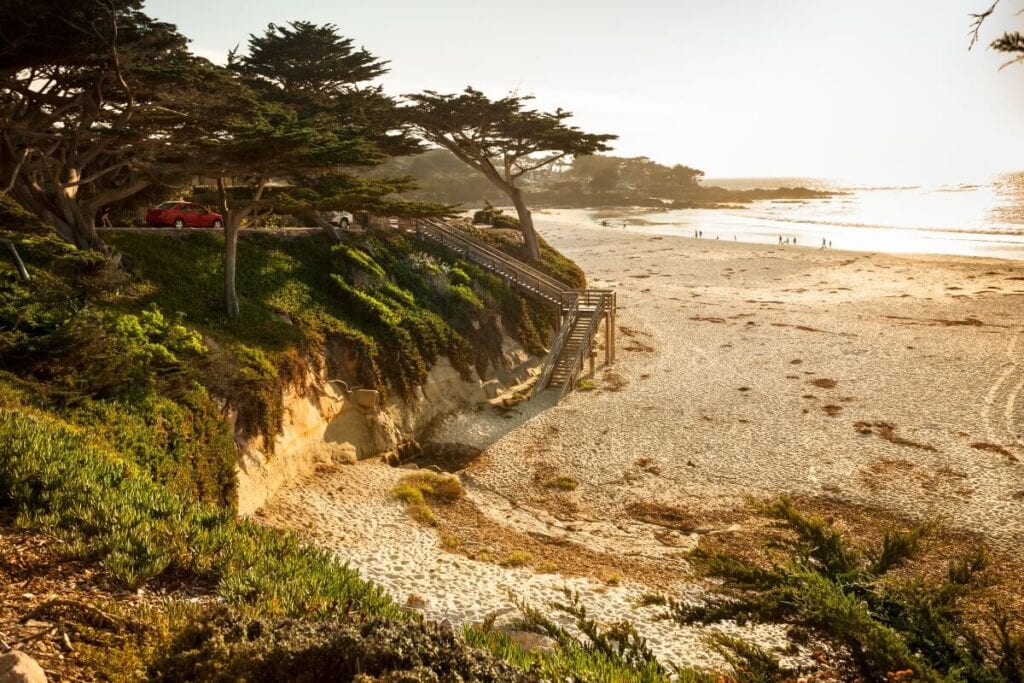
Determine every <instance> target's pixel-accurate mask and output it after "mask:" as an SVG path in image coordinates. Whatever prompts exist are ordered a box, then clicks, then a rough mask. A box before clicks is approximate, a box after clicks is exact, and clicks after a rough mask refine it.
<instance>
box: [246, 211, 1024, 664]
mask: <svg viewBox="0 0 1024 683" xmlns="http://www.w3.org/2000/svg"><path fill="white" fill-rule="evenodd" d="M536 222H537V227H538V230H539V232H540V233H541V234H542V235H543V236H544V237H545V238H546V239H547V240H548V241H549V242H551V243H552V244H553V245H554V246H555V247H556V248H557V249H559V250H560V251H562V252H563V253H565V254H566V255H567V256H569V257H570V258H572V259H573V260H575V261H576V262H577V263H579V264H580V266H581V267H582V268H583V269H584V270H585V271H586V272H587V274H588V278H589V280H590V283H591V286H594V287H613V288H615V289H616V290H617V291H618V300H619V306H620V309H619V317H618V325H619V328H618V335H619V348H618V362H617V363H616V364H615V365H614V366H613V367H610V368H603V367H599V368H598V370H597V373H596V375H595V377H594V383H595V386H596V388H595V389H594V390H592V391H585V392H584V391H580V392H576V393H573V394H571V395H570V396H569V398H568V399H567V400H565V401H563V402H562V403H561V404H560V405H558V406H556V407H550V406H549V405H548V404H546V403H544V402H535V403H527V404H520V405H519V406H518V407H517V410H518V412H517V413H515V414H513V415H512V417H511V418H509V417H507V416H505V415H501V414H498V413H494V412H489V411H484V412H472V413H467V414H464V415H459V416H456V417H453V418H452V419H450V420H449V421H448V422H447V423H445V424H444V425H442V426H441V427H440V429H439V430H438V432H437V434H436V435H435V438H436V439H437V440H438V441H443V442H453V443H463V444H468V445H472V446H475V447H478V448H482V449H484V451H483V453H482V454H481V455H480V457H479V458H477V459H476V460H475V461H473V462H472V463H471V464H470V465H469V466H468V467H467V468H466V469H465V470H463V471H462V472H461V473H460V475H461V476H462V479H463V483H464V486H465V488H466V492H467V498H466V500H465V501H462V502H460V503H459V504H458V505H457V506H454V507H453V509H452V510H450V511H440V512H439V519H440V521H439V526H438V527H437V528H436V529H434V528H428V527H423V526H420V525H418V524H417V523H416V522H414V521H413V520H412V519H411V518H410V517H409V516H408V515H407V514H405V512H404V510H403V508H402V504H401V503H399V502H397V501H394V500H392V499H391V498H390V496H389V495H388V491H389V489H390V488H391V486H393V485H394V483H395V482H396V481H397V480H398V478H399V477H400V476H401V475H402V474H406V473H407V472H406V471H405V470H400V469H395V468H390V467H388V466H386V465H383V464H381V463H378V462H369V461H367V462H361V463H358V464H356V465H350V466H338V467H332V468H329V469H326V470H324V471H321V472H318V473H317V474H315V475H312V476H310V477H308V478H306V479H304V480H301V481H298V482H296V483H295V484H294V485H292V486H290V487H289V488H287V489H286V490H284V491H283V492H282V493H280V494H278V495H277V496H276V497H275V498H274V499H273V500H271V501H270V502H269V504H268V505H267V506H265V507H264V508H263V509H262V510H261V511H260V513H259V515H258V519H260V520H261V521H262V522H264V523H267V524H270V525H273V526H277V527H282V528H287V529H292V530H295V531H297V532H299V533H301V534H303V535H304V536H306V537H308V538H310V539H312V540H314V541H315V542H316V543H318V544H321V545H323V546H324V547H327V548H330V549H332V550H334V551H336V552H337V553H338V554H339V555H340V556H341V557H343V558H346V559H348V560H349V561H350V562H351V563H352V564H353V566H356V567H358V568H359V569H360V570H361V571H363V572H364V573H365V574H366V575H367V576H368V577H370V578H372V579H374V580H375V581H378V582H380V583H381V584H382V585H383V586H385V587H386V588H387V589H388V590H390V591H391V592H392V593H393V594H394V595H395V597H396V599H398V600H399V601H400V602H402V603H407V604H409V605H410V606H411V607H415V608H417V609H422V610H423V612H424V613H425V614H426V615H427V616H428V618H431V619H437V620H441V619H450V620H451V621H453V622H459V623H470V622H475V621H480V620H481V619H483V618H484V617H485V616H486V615H487V614H490V613H493V612H495V611H498V612H501V613H502V614H509V613H511V611H512V610H513V609H514V606H513V601H512V596H514V597H516V598H518V599H521V600H525V601H527V602H530V603H531V604H536V605H538V606H544V604H545V603H546V602H550V601H551V600H555V599H558V598H559V597H562V595H561V589H562V587H563V586H568V587H569V588H571V589H573V590H578V591H579V592H580V595H581V598H582V599H583V601H584V603H585V604H587V605H588V606H591V607H593V609H594V611H595V613H599V614H600V615H601V618H602V619H607V620H614V619H620V618H630V619H632V620H634V621H635V622H636V624H637V626H638V628H639V629H640V631H641V633H642V635H644V636H646V637H647V638H649V639H650V641H651V644H652V647H653V648H654V650H655V652H656V653H658V654H659V655H660V656H662V657H664V658H665V659H671V660H673V661H675V662H677V663H680V664H695V665H712V664H714V663H715V662H716V661H717V660H716V658H715V656H714V655H713V654H712V653H710V652H708V651H707V648H704V647H703V646H702V634H701V633H700V632H699V630H696V629H683V628H681V627H679V626H675V625H673V624H671V623H670V622H667V621H664V620H660V619H659V618H658V616H659V615H658V610H657V609H656V608H652V607H642V606H640V598H641V596H643V594H644V593H648V592H651V591H654V592H661V593H671V594H674V595H678V596H682V597H687V598H699V596H700V592H701V591H702V588H701V587H700V586H699V585H697V584H695V583H694V581H693V579H692V577H691V576H690V575H689V573H688V569H687V565H686V561H685V559H684V558H683V557H682V555H683V553H684V552H685V551H686V550H687V549H689V548H691V547H692V546H693V545H694V544H695V543H696V542H697V539H699V538H701V537H702V536H703V535H708V534H728V533H730V532H731V531H733V530H735V526H736V525H737V524H738V523H740V522H741V518H740V517H739V516H737V513H736V511H737V510H738V509H742V508H743V506H744V501H745V500H746V499H747V498H748V497H751V496H753V497H768V496H775V495H779V494H783V493H785V494H791V495H794V496H798V497H802V498H806V499H814V500H819V501H832V502H834V503H835V504H836V505H844V506H859V507H862V508H865V509H870V510H874V511H876V512H877V514H878V515H879V516H882V517H884V516H886V515H891V516H892V517H893V518H894V519H895V518H900V519H911V520H923V519H932V518H941V519H942V520H944V521H945V523H946V524H947V525H948V526H950V527H951V528H953V529H957V530H962V531H964V532H969V533H977V534H980V535H981V536H983V537H984V538H985V539H987V541H988V542H989V543H991V544H992V545H993V547H996V548H999V549H1002V550H1005V551H1011V552H1012V551H1013V550H1015V549H1017V548H1019V547H1020V546H1021V544H1022V542H1024V462H1022V460H1024V434H1022V433H1021V431H1022V425H1024V396H1022V392H1024V339H1022V335H1024V321H1022V320H1021V317H1020V311H1021V309H1022V304H1024V267H1021V265H1020V262H1016V261H1010V260H997V259H984V258H972V257H956V256H908V255H900V256H894V255H885V254H876V253H863V252H843V251H839V250H821V249H817V248H808V247H793V246H774V245H771V246H768V245H758V244H745V243H742V242H732V241H726V240H707V239H704V240H697V239H692V238H682V237H673V236H667V235H651V234H644V233H642V232H639V231H636V230H624V229H622V228H621V227H614V228H606V227H602V226H601V225H600V224H599V222H598V221H597V220H595V219H594V218H593V217H592V216H591V214H589V213H588V212H586V211H569V210H565V211H549V212H538V213H537V214H536ZM556 477H565V478H568V479H571V480H572V481H573V482H576V484H577V485H576V486H575V488H572V487H564V488H558V487H554V486H552V485H551V482H552V481H553V480H554V478H556ZM446 548H447V549H446ZM481 549H486V550H489V552H487V553H484V552H482V551H481ZM510 549H523V550H524V551H525V552H526V553H527V554H528V556H529V558H530V560H529V561H528V562H526V566H520V567H512V566H508V567H506V566H500V560H501V558H502V557H504V556H505V555H506V554H507V553H508V552H509V551H510ZM469 556H476V557H477V558H478V559H470V557H469ZM481 558H482V559H481ZM737 632H743V633H745V634H746V635H747V636H750V637H752V638H754V639H755V640H757V641H759V642H762V643H764V644H767V645H781V642H782V635H781V633H780V632H778V631H775V630H773V629H770V628H760V629H758V630H756V631H754V630H751V629H739V628H737Z"/></svg>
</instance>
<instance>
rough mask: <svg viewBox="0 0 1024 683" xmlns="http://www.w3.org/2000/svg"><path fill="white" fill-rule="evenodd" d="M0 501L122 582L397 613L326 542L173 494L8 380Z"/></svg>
mask: <svg viewBox="0 0 1024 683" xmlns="http://www.w3.org/2000/svg"><path fill="white" fill-rule="evenodd" d="M0 509H4V510H7V511H9V512H11V513H13V515H14V517H15V522H16V524H18V525H19V526H21V527H25V528H31V529H38V530H41V531H45V532H47V533H51V534H54V535H56V536H58V537H60V538H62V539H64V540H66V541H68V542H70V543H71V546H72V548H74V549H76V554H77V555H79V556H82V557H87V558H92V559H95V560H97V561H98V562H99V563H100V564H101V565H102V566H103V567H104V568H105V569H106V570H107V571H108V572H109V574H110V576H111V577H112V578H113V579H114V580H115V581H116V582H118V583H119V584H121V585H123V586H126V587H136V586H139V585H141V584H144V583H146V582H147V581H150V580H152V579H154V578H156V577H158V576H162V575H167V574H173V575H175V576H176V577H178V578H186V579H191V580H195V581H212V582H214V583H215V584H216V585H217V587H218V592H219V593H220V595H221V597H222V598H223V599H224V600H225V601H226V602H227V603H228V604H232V605H247V606H249V607H250V608H252V609H254V610H255V611H256V612H257V613H259V614H267V615H280V616H285V615H289V616H330V615H335V616H338V615H343V614H346V613H348V612H350V611H355V612H359V613H362V614H367V615H382V616H388V617H398V616H400V615H401V611H400V610H399V609H398V608H397V607H396V606H395V605H394V604H393V603H392V602H391V601H390V599H389V598H388V597H387V596H386V595H385V594H384V593H383V592H382V591H381V590H380V589H379V588H377V587H376V586H374V585H373V584H372V583H368V582H366V581H363V580H362V579H360V578H359V576H358V574H357V573H356V572H355V571H353V570H351V569H349V568H348V567H346V566H343V565H341V564H340V563H339V562H338V560H337V559H335V558H334V556H333V555H331V554H330V553H327V552H324V551H321V550H317V549H314V548H312V547H311V546H309V545H307V544H304V543H301V542H299V541H298V540H297V539H296V538H295V537H293V536H290V535H285V534H282V533H280V532H277V531H274V530H270V529H265V528H262V527H259V526H256V525H254V524H252V523H249V522H246V521H242V520H238V519H236V518H235V517H234V515H233V513H232V512H230V511H227V510H222V509H215V508H213V507H210V506H206V505H201V504H198V503H196V502H194V500H193V499H190V498H187V497H184V496H181V495H177V494H175V493H172V492H171V490H170V489H169V488H168V487H166V486H162V485H160V484H158V483H157V482H155V481H154V480H153V479H152V477H151V476H150V475H149V474H148V473H147V472H146V471H145V470H144V469H142V468H140V467H139V466H138V465H136V464H134V463H133V462H132V461H131V459H129V458H125V457H123V456H122V455H120V454H118V453H117V452H116V451H115V449H114V448H113V447H111V446H110V444H108V443H106V442H105V441H103V440H102V439H97V438H96V436H95V435H91V434H90V433H89V432H86V431H83V430H81V429H77V428H75V427H74V426H73V425H70V424H68V423H66V422H64V421H62V420H58V419H55V418H53V417H51V416H48V415H45V414H44V413H42V412H40V411H38V410H34V409H31V408H28V407H27V406H24V405H20V404H19V403H18V402H17V397H16V392H13V391H9V390H8V391H5V392H4V410H2V411H0Z"/></svg>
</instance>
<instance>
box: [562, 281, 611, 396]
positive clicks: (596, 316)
mask: <svg viewBox="0 0 1024 683" xmlns="http://www.w3.org/2000/svg"><path fill="white" fill-rule="evenodd" d="M595 291H598V292H600V294H599V296H598V299H597V301H596V305H595V307H594V310H593V311H592V312H591V317H590V324H589V325H587V332H586V336H585V337H584V338H583V340H584V341H583V343H582V344H580V348H579V349H577V351H576V357H575V358H573V361H572V365H571V366H570V367H569V371H568V373H567V375H566V380H565V384H563V385H562V391H561V392H560V393H559V394H558V399H559V400H562V398H564V397H565V395H566V394H567V393H569V392H570V391H572V390H573V388H575V386H576V380H577V378H578V377H579V375H580V372H581V371H582V370H583V358H584V354H586V353H588V352H589V351H590V347H591V346H592V345H593V343H594V335H596V334H597V327H598V325H600V323H601V314H602V311H604V308H605V302H606V301H607V299H608V293H607V292H603V291H600V290H595ZM580 298H582V297H580ZM578 308H579V304H577V309H578Z"/></svg>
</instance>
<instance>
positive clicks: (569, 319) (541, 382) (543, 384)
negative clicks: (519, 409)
mask: <svg viewBox="0 0 1024 683" xmlns="http://www.w3.org/2000/svg"><path fill="white" fill-rule="evenodd" d="M579 311H580V303H579V299H578V298H577V299H573V301H572V303H571V304H569V308H568V309H567V310H566V311H565V315H564V318H563V319H562V326H561V328H559V330H558V334H556V335H555V338H554V340H553V341H552V342H551V348H550V349H549V350H548V353H547V355H546V356H544V372H542V373H541V375H540V378H539V379H538V380H537V383H536V384H534V385H533V395H534V396H536V395H537V394H539V393H540V392H542V391H544V389H546V388H547V386H548V382H550V381H551V375H552V373H554V371H555V366H556V365H557V364H558V357H559V356H560V355H561V354H562V348H563V347H564V346H565V342H566V340H567V339H568V338H569V334H570V333H571V332H572V328H573V325H575V324H576V319H577V318H578V317H579Z"/></svg>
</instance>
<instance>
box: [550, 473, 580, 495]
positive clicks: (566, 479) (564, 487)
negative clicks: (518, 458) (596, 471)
mask: <svg viewBox="0 0 1024 683" xmlns="http://www.w3.org/2000/svg"><path fill="white" fill-rule="evenodd" d="M579 485H580V483H579V482H578V481H576V480H575V479H573V478H572V477H570V476H569V475H566V474H556V475H555V476H553V477H551V478H549V479H547V480H545V481H544V486H547V487H548V488H550V489H559V490H561V491H575V490H576V488H577V487H578V486H579Z"/></svg>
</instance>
